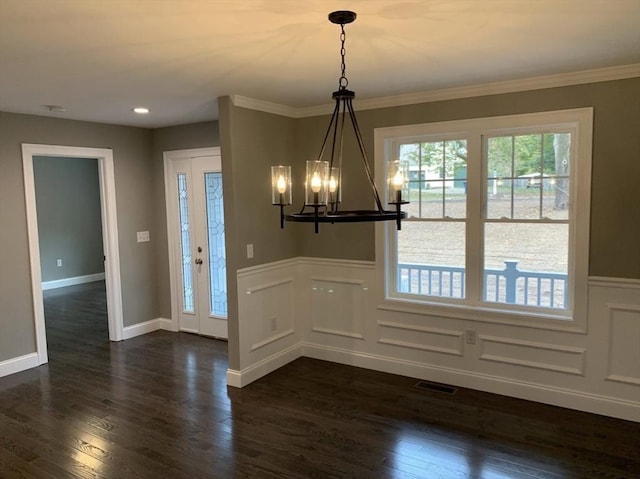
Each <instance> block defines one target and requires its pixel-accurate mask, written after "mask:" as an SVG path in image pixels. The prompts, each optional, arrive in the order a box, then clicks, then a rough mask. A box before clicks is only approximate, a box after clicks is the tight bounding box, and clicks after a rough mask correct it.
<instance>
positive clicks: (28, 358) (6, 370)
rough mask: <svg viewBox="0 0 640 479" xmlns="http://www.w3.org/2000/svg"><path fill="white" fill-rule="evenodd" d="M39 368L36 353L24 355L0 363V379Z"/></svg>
mask: <svg viewBox="0 0 640 479" xmlns="http://www.w3.org/2000/svg"><path fill="white" fill-rule="evenodd" d="M38 366H40V362H39V360H38V353H31V354H25V355H24V356H18V357H17V358H11V359H7V360H6V361H2V362H0V378H2V377H4V376H8V375H9V374H15V373H19V372H21V371H26V370H27V369H31V368H35V367H38Z"/></svg>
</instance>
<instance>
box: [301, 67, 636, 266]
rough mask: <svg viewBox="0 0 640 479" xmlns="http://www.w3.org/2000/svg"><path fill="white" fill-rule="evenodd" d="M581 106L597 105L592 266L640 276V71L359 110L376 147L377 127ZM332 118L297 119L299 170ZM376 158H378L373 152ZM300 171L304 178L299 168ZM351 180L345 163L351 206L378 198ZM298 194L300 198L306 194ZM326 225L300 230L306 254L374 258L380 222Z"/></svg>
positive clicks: (369, 142) (365, 131) (370, 150)
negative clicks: (517, 90) (618, 77)
mask: <svg viewBox="0 0 640 479" xmlns="http://www.w3.org/2000/svg"><path fill="white" fill-rule="evenodd" d="M581 107H593V108H594V132H593V143H594V144H593V175H592V182H593V186H592V205H591V238H590V268H589V274H590V275H594V276H609V277H619V278H640V247H638V244H640V206H639V205H640V184H639V183H640V134H639V133H638V132H640V79H638V78H634V79H629V80H619V81H610V82H601V83H592V84H587V85H577V86H569V87H563V88H552V89H546V90H536V91H528V92H520V93H511V94H503V95H490V96H484V97H477V98H466V99H460V100H449V101H439V102H433V103H424V104H420V105H411V106H403V107H394V108H384V109H377V110H363V111H357V112H356V113H357V117H358V122H359V123H360V128H361V130H362V134H363V137H364V141H365V144H366V148H367V151H368V153H369V155H373V135H374V129H375V128H380V127H388V126H397V125H409V124H417V123H428V122H436V121H446V120H459V119H465V118H481V117H488V116H497V115H510V114H518V113H531V112H539V111H550V110H562V109H569V108H581ZM356 109H357V104H356ZM327 122H328V117H314V118H306V119H302V120H298V125H297V130H296V140H297V141H296V146H297V148H296V152H297V154H296V158H295V160H294V170H297V171H298V172H304V160H306V159H313V158H315V157H316V156H317V154H318V150H319V148H320V142H321V140H322V135H323V134H324V131H325V129H326V125H327ZM346 151H347V153H348V154H352V155H355V154H356V153H355V149H354V145H347V149H346ZM370 161H371V163H372V164H373V157H372V156H371V158H370ZM352 166H353V165H352ZM352 169H354V168H352ZM302 174H303V173H302ZM294 175H295V173H294ZM296 179H297V180H298V181H301V180H300V177H299V176H298V177H297V178H296ZM346 180H351V177H349V171H345V185H344V192H343V195H344V196H343V200H344V201H345V206H346V201H347V200H348V195H355V199H354V201H355V202H356V203H355V204H356V206H355V207H356V208H357V207H360V206H362V204H363V202H364V206H365V207H367V208H370V207H371V204H372V200H371V199H368V198H370V197H368V196H366V193H367V191H368V186H367V184H366V179H365V178H364V175H362V174H361V175H360V177H358V178H357V179H355V180H352V183H350V184H347V183H346ZM297 197H298V200H299V201H300V199H301V195H300V194H299V195H297ZM367 201H369V203H368V204H367V203H366V202H367ZM294 202H295V200H294ZM347 208H348V209H352V208H351V207H347ZM323 229H324V230H330V231H331V233H330V234H324V235H323V234H322V232H321V233H320V234H319V235H314V234H313V231H312V229H311V228H306V229H304V230H300V234H299V237H298V240H299V242H300V251H301V254H302V255H303V256H315V257H332V258H345V259H362V260H373V259H374V257H375V254H374V234H373V231H374V230H373V225H371V224H360V225H337V226H325V227H324V228H323Z"/></svg>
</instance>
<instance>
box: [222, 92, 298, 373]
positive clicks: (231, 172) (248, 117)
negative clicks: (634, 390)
mask: <svg viewBox="0 0 640 479" xmlns="http://www.w3.org/2000/svg"><path fill="white" fill-rule="evenodd" d="M219 112H220V145H221V150H222V177H223V187H224V215H225V235H226V247H227V284H228V292H227V295H228V298H229V316H228V317H229V367H230V368H231V369H238V367H239V364H240V355H239V349H238V347H239V346H238V291H237V271H238V270H239V269H241V268H246V267H249V266H253V265H259V264H264V263H271V262H273V261H278V260H282V259H286V258H292V257H295V256H297V255H298V254H299V251H298V245H297V243H296V238H295V234H294V233H295V230H294V229H293V228H290V227H289V226H290V225H287V229H285V231H281V230H280V222H279V219H278V218H279V212H278V209H277V208H276V207H275V206H271V201H270V199H271V166H272V165H278V164H286V163H287V162H289V161H291V159H292V158H293V157H294V124H295V120H293V119H291V118H286V117H283V116H279V115H273V114H270V113H263V112H259V111H254V110H247V109H244V108H236V107H235V106H233V104H232V103H231V101H230V99H229V97H224V98H220V99H219ZM247 244H253V246H254V257H253V259H248V258H247V256H246V245H247Z"/></svg>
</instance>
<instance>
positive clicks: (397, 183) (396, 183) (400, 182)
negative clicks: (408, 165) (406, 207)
mask: <svg viewBox="0 0 640 479" xmlns="http://www.w3.org/2000/svg"><path fill="white" fill-rule="evenodd" d="M403 186H404V176H402V171H401V170H398V171H396V174H395V175H393V188H394V189H395V190H396V191H399V190H401V189H402V187H403Z"/></svg>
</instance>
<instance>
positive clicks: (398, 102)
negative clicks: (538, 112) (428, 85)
mask: <svg viewBox="0 0 640 479" xmlns="http://www.w3.org/2000/svg"><path fill="white" fill-rule="evenodd" d="M635 77H640V63H632V64H630V65H621V66H615V67H607V68H597V69H593V70H582V71H577V72H571V73H560V74H556V75H544V76H537V77H530V78H523V79H520V80H508V81H499V82H492V83H482V84H478V85H469V86H462V87H452V88H442V89H438V90H429V91H423V92H418V93H407V94H403V95H393V96H385V97H379V98H370V99H366V100H355V101H354V106H355V108H356V110H373V109H376V108H389V107H394V106H406V105H416V104H419V103H430V102H434V101H443V100H457V99H461V98H472V97H477V96H485V95H500V94H505V93H516V92H522V91H530V90H543V89H545V88H558V87H564V86H571V85H583V84H586V83H598V82H603V81H612V80H624V79H627V78H635ZM231 100H232V102H233V104H234V105H235V106H239V107H243V108H249V109H252V110H260V111H264V112H267V113H274V114H276V115H283V116H288V117H291V118H306V117H311V116H320V115H328V114H330V113H331V112H332V111H333V108H334V106H335V105H334V104H333V103H331V104H325V105H316V106H310V107H305V108H294V107H290V106H286V105H280V104H277V103H272V102H268V101H262V100H255V99H253V98H248V97H244V96H240V95H232V96H231Z"/></svg>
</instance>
